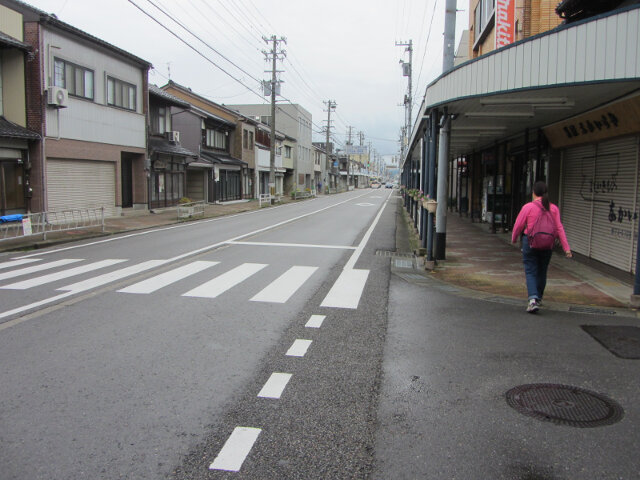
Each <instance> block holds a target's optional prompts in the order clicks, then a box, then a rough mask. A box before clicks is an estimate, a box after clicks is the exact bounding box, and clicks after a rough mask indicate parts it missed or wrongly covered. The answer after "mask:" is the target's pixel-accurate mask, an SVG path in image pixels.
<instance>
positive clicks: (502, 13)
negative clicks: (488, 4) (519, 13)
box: [496, 0, 516, 48]
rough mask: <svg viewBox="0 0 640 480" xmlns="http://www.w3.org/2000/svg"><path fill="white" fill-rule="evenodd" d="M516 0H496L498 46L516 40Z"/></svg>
mask: <svg viewBox="0 0 640 480" xmlns="http://www.w3.org/2000/svg"><path fill="white" fill-rule="evenodd" d="M515 17H516V16H515V0H496V48H501V47H504V46H506V45H509V44H510V43H513V42H514V41H515V36H516V35H515V23H516V18H515Z"/></svg>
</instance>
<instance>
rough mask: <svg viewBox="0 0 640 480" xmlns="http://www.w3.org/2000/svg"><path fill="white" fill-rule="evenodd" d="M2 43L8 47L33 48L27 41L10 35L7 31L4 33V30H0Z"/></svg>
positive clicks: (28, 49) (26, 49)
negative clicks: (24, 41)
mask: <svg viewBox="0 0 640 480" xmlns="http://www.w3.org/2000/svg"><path fill="white" fill-rule="evenodd" d="M0 45H3V46H7V47H15V48H19V49H20V50H24V51H30V50H31V46H30V45H27V44H26V43H23V42H21V41H20V40H18V39H16V38H13V37H10V36H9V35H7V34H6V33H2V32H0Z"/></svg>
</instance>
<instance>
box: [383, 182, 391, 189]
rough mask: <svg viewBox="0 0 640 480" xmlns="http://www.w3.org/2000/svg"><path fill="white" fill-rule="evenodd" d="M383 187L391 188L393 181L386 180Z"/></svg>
mask: <svg viewBox="0 0 640 480" xmlns="http://www.w3.org/2000/svg"><path fill="white" fill-rule="evenodd" d="M384 188H393V183H391V182H387V183H386V184H385V186H384Z"/></svg>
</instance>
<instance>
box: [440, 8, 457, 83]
mask: <svg viewBox="0 0 640 480" xmlns="http://www.w3.org/2000/svg"><path fill="white" fill-rule="evenodd" d="M455 41H456V0H446V3H445V11H444V51H443V53H442V73H446V72H448V71H449V70H451V69H452V68H453V61H454V58H455V45H454V43H455Z"/></svg>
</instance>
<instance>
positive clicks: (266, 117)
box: [260, 115, 271, 126]
mask: <svg viewBox="0 0 640 480" xmlns="http://www.w3.org/2000/svg"><path fill="white" fill-rule="evenodd" d="M260 123H264V124H265V125H269V126H271V115H261V116H260Z"/></svg>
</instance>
